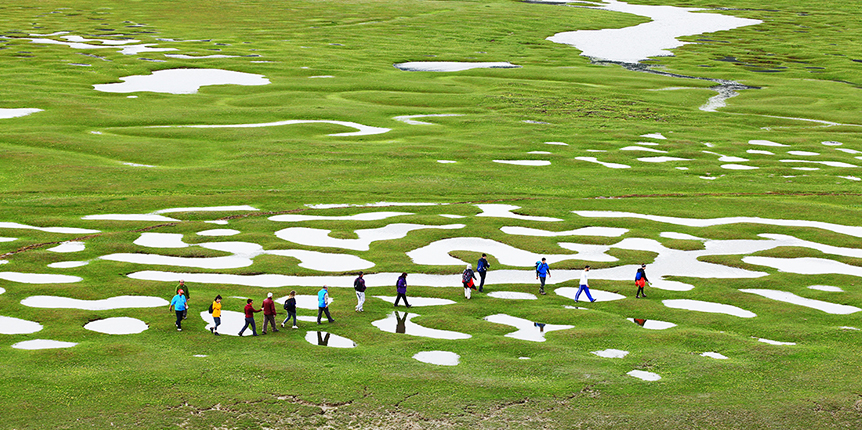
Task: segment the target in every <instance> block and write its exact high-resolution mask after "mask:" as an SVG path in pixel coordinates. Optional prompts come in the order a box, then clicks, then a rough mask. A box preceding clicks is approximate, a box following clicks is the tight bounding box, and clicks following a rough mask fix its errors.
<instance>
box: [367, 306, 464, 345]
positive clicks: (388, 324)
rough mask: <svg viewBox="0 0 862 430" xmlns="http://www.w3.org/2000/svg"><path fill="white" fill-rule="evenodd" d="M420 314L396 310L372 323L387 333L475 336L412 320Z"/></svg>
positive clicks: (442, 336) (458, 337)
mask: <svg viewBox="0 0 862 430" xmlns="http://www.w3.org/2000/svg"><path fill="white" fill-rule="evenodd" d="M418 316H419V315H418V314H412V313H408V312H404V313H402V312H398V311H394V312H392V313H391V314H389V315H388V316H387V317H386V318H385V319H382V320H377V321H373V322H372V323H371V325H373V326H374V327H377V328H379V329H380V330H382V331H385V332H387V333H398V334H408V335H410V336H419V337H428V338H432V339H447V340H458V339H469V338H471V337H473V336H471V335H469V334H466V333H459V332H457V331H448V330H437V329H433V328H428V327H422V326H421V325H419V324H416V323H414V322H412V321H410V320H412V319H413V318H415V317H418Z"/></svg>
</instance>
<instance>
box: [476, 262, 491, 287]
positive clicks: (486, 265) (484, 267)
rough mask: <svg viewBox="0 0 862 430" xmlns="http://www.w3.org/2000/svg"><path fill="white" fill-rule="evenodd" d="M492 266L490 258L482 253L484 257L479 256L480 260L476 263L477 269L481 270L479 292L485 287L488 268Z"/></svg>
mask: <svg viewBox="0 0 862 430" xmlns="http://www.w3.org/2000/svg"><path fill="white" fill-rule="evenodd" d="M490 268H491V264H490V263H488V258H487V256H486V255H485V254H482V257H480V258H479V261H478V262H477V263H476V271H477V272H479V292H480V293H481V292H482V290H483V289H484V287H485V275H487V274H488V269H490Z"/></svg>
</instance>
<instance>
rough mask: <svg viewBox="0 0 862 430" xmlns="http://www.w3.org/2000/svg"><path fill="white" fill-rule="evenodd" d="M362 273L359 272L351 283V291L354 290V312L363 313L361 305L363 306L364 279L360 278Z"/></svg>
mask: <svg viewBox="0 0 862 430" xmlns="http://www.w3.org/2000/svg"><path fill="white" fill-rule="evenodd" d="M362 275H363V273H362V272H359V276H358V277H357V278H356V280H354V281H353V289H354V290H356V301H357V303H356V312H364V311H365V310H364V309H362V305H363V304H365V279H363V278H362Z"/></svg>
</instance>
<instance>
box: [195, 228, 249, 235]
mask: <svg viewBox="0 0 862 430" xmlns="http://www.w3.org/2000/svg"><path fill="white" fill-rule="evenodd" d="M237 234H240V231H239V230H234V229H230V228H216V229H212V230H204V231H199V232H198V233H197V235H198V236H233V235H237Z"/></svg>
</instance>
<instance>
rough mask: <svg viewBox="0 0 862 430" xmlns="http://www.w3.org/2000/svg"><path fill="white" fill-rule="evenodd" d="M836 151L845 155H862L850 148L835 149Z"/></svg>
mask: <svg viewBox="0 0 862 430" xmlns="http://www.w3.org/2000/svg"><path fill="white" fill-rule="evenodd" d="M835 149H836V150H837V151H841V152H845V153H847V154H862V151H857V150H855V149H850V148H835Z"/></svg>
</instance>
